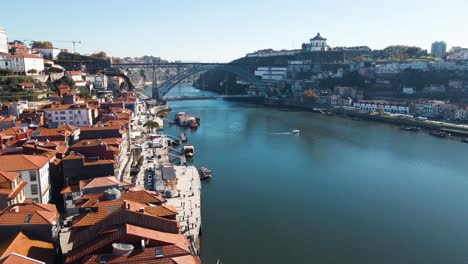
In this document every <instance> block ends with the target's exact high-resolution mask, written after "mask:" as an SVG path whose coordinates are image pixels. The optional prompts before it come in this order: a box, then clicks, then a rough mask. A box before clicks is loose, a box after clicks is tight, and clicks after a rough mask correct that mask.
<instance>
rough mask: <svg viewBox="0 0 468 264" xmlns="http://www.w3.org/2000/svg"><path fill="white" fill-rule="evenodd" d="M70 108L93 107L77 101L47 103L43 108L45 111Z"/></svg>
mask: <svg viewBox="0 0 468 264" xmlns="http://www.w3.org/2000/svg"><path fill="white" fill-rule="evenodd" d="M69 109H86V110H88V109H91V108H90V107H88V105H87V104H84V103H76V104H61V105H58V104H52V105H47V106H44V107H42V108H41V110H44V111H57V110H69Z"/></svg>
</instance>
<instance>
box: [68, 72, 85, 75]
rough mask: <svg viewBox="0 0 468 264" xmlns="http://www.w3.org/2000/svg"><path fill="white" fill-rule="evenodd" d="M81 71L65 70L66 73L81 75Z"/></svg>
mask: <svg viewBox="0 0 468 264" xmlns="http://www.w3.org/2000/svg"><path fill="white" fill-rule="evenodd" d="M82 74H83V72H82V71H67V75H82Z"/></svg>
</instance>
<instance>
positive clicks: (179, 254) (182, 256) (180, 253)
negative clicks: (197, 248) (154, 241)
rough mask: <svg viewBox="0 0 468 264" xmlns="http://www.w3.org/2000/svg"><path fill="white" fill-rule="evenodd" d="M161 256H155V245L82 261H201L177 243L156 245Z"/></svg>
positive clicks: (193, 263)
mask: <svg viewBox="0 0 468 264" xmlns="http://www.w3.org/2000/svg"><path fill="white" fill-rule="evenodd" d="M158 249H159V250H160V252H161V255H162V257H159V258H156V256H155V252H156V247H147V248H145V249H139V250H134V251H133V252H132V253H130V254H129V255H126V256H116V255H112V254H102V255H92V256H89V257H87V258H86V259H85V260H84V263H86V264H90V263H99V261H100V259H101V258H102V257H107V259H108V263H109V264H111V263H158V264H161V263H171V264H175V263H181V264H182V263H183V264H185V263H187V264H189V263H190V264H198V263H201V262H200V260H199V258H198V257H196V256H191V255H190V254H191V253H190V251H187V250H185V249H183V248H181V247H179V246H178V245H166V246H161V247H158Z"/></svg>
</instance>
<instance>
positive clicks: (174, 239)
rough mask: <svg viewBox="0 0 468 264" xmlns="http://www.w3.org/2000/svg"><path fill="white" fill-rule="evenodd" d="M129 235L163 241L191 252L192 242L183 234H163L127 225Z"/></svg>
mask: <svg viewBox="0 0 468 264" xmlns="http://www.w3.org/2000/svg"><path fill="white" fill-rule="evenodd" d="M125 226H126V230H127V234H129V235H134V236H138V237H144V238H149V239H152V240H157V241H161V242H164V243H167V244H173V245H178V246H179V247H181V248H183V249H185V250H189V248H190V242H189V241H188V240H187V238H185V237H184V236H183V235H182V234H180V233H177V234H172V233H166V232H161V231H157V230H151V229H148V228H143V227H139V226H136V225H130V224H126V225H125Z"/></svg>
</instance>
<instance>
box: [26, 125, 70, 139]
mask: <svg viewBox="0 0 468 264" xmlns="http://www.w3.org/2000/svg"><path fill="white" fill-rule="evenodd" d="M35 131H37V132H36V133H39V135H37V136H40V137H52V136H64V137H69V136H70V135H71V132H69V131H66V130H64V129H63V128H60V127H59V128H45V127H39V128H38V129H36V130H35ZM33 137H35V135H33Z"/></svg>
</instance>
